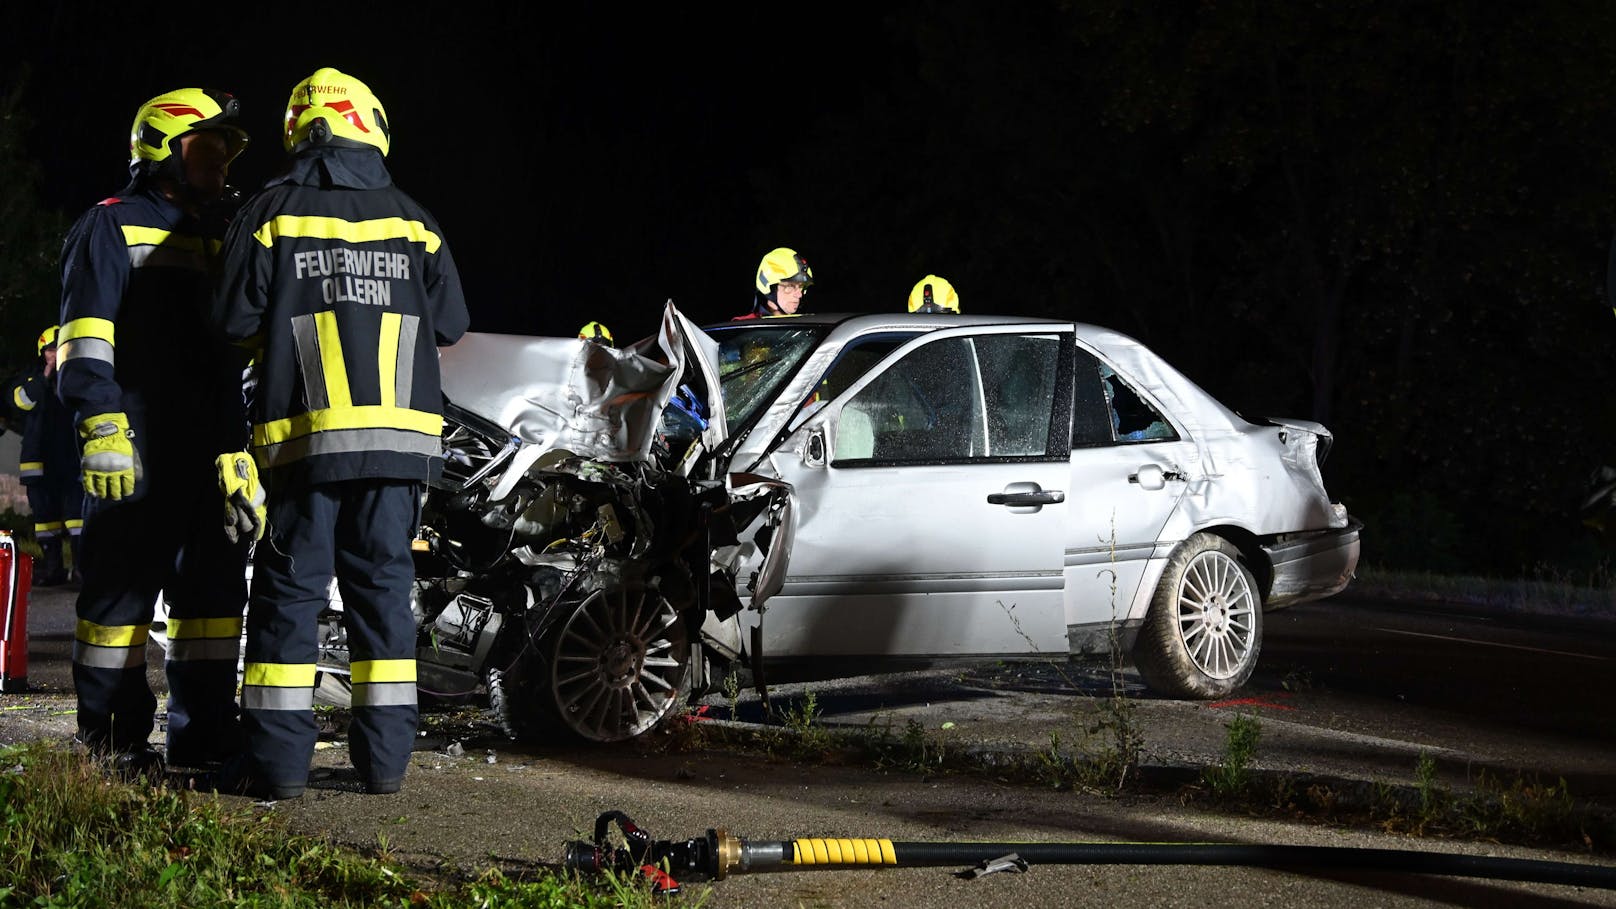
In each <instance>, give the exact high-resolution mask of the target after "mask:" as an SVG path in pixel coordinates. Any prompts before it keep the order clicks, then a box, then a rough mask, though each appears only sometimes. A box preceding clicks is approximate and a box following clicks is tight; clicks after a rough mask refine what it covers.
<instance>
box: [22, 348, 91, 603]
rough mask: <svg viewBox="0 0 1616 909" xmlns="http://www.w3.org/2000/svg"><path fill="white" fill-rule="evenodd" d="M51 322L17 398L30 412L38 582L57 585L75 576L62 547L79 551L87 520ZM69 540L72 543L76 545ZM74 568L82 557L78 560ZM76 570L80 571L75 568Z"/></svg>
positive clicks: (25, 476) (26, 438)
mask: <svg viewBox="0 0 1616 909" xmlns="http://www.w3.org/2000/svg"><path fill="white" fill-rule="evenodd" d="M59 328H60V326H57V325H52V326H51V327H49V328H47V329H45V331H44V332H42V333H41V334H40V336H39V343H38V347H37V349H38V352H39V369H38V371H37V372H35V373H34V374H32V375H30V376H28V377H27V378H26V379H25V380H23V382H22V383H20V384H18V385H17V386H16V388H15V390H14V391H13V398H14V400H13V404H14V406H16V408H17V409H18V410H20V411H24V412H26V413H27V414H28V416H27V420H26V423H25V425H24V429H23V436H22V450H21V453H20V457H19V466H20V468H21V470H20V472H21V474H22V483H23V485H24V486H26V487H27V488H28V510H29V511H32V512H33V514H34V540H35V541H36V542H37V543H39V549H40V566H39V570H38V571H37V572H35V574H34V584H35V585H36V586H39V587H58V586H60V585H62V584H65V583H67V582H68V581H69V580H70V579H71V578H70V576H69V574H68V570H67V563H66V561H65V560H64V558H63V551H64V550H68V551H69V553H70V554H76V552H77V550H78V547H77V542H78V538H79V534H80V533H81V532H82V531H83V528H84V521H83V520H82V519H81V518H80V516H79V511H80V508H79V506H80V504H81V503H82V501H83V499H84V490H83V488H82V487H81V486H80V485H79V443H78V434H77V433H76V432H75V431H74V429H73V414H72V413H71V412H70V411H69V410H68V409H67V408H66V407H65V406H63V404H62V399H61V398H59V397H57V395H56V335H57V331H58V329H59ZM69 544H72V545H71V546H70V545H69ZM73 563H74V566H75V569H76V567H77V564H78V562H77V559H74V560H73ZM74 574H77V571H75V572H74Z"/></svg>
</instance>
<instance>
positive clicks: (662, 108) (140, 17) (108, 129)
mask: <svg viewBox="0 0 1616 909" xmlns="http://www.w3.org/2000/svg"><path fill="white" fill-rule="evenodd" d="M8 6H9V7H11V9H8V18H9V17H10V16H11V15H12V14H13V13H16V12H19V10H17V9H16V5H15V4H10V5H8ZM512 6H514V5H512ZM584 6H587V5H584ZM714 6H716V5H707V4H671V5H651V6H648V7H645V8H641V7H639V6H638V5H636V6H633V7H629V6H620V5H598V6H595V7H593V8H592V9H591V8H579V5H567V6H565V7H561V6H557V7H553V8H552V7H551V6H550V5H540V4H534V5H533V6H532V8H530V9H527V8H524V9H523V10H514V9H513V10H506V11H501V12H497V13H488V14H469V13H458V12H453V11H456V10H469V9H475V8H477V5H476V4H469V5H468V4H433V5H431V6H422V7H421V9H423V10H425V9H431V10H434V11H435V12H433V13H432V14H431V15H423V14H420V13H401V12H400V11H401V10H405V9H413V8H415V7H414V6H407V5H402V4H394V5H388V6H384V7H374V8H372V7H367V6H365V5H363V4H355V5H348V4H343V5H341V6H340V7H330V8H329V9H331V10H338V11H337V12H326V11H325V10H327V9H328V8H327V7H318V9H319V10H321V12H319V13H318V14H315V13H313V12H311V10H314V9H316V8H315V7H310V6H307V5H281V4H232V5H226V6H219V7H216V8H217V9H218V10H219V12H218V14H217V15H216V16H214V17H213V18H214V19H215V20H216V21H219V22H228V25H220V26H215V27H211V28H202V29H200V30H199V31H195V32H192V31H189V30H188V29H189V28H190V27H189V26H187V27H177V28H175V29H174V30H173V31H172V32H171V33H170V35H169V36H167V37H163V38H159V37H158V36H156V35H154V34H153V33H152V29H150V28H146V29H144V30H141V29H137V28H136V26H135V23H136V22H137V21H147V22H150V21H156V20H163V19H164V18H165V17H164V15H163V14H162V13H160V12H157V11H156V8H151V7H143V6H142V7H136V6H134V5H130V6H128V7H126V8H125V9H126V11H124V12H117V11H112V10H111V8H110V7H109V5H106V4H96V5H95V7H96V11H95V12H94V13H91V12H89V11H88V9H89V7H90V5H88V4H84V3H75V2H67V3H62V4H58V5H56V6H54V7H53V6H50V5H46V4H40V5H37V6H33V7H28V8H26V9H23V10H21V11H20V12H21V13H22V15H23V17H24V20H25V21H24V22H22V23H21V27H20V28H17V29H16V30H13V31H11V33H10V34H9V35H8V36H6V38H5V40H7V41H8V42H16V41H17V40H18V39H19V38H22V37H23V36H29V37H27V38H26V39H25V40H26V46H25V47H23V52H22V54H20V55H19V56H18V57H13V56H12V55H10V54H7V55H6V56H7V57H8V58H11V59H13V60H15V59H19V58H20V59H25V60H26V61H27V62H28V64H29V65H30V66H31V68H32V74H31V77H30V80H29V83H28V87H27V95H28V99H29V101H28V104H27V108H28V109H29V110H30V111H31V112H32V113H33V115H34V116H35V118H36V119H37V120H38V121H40V122H41V123H44V124H46V126H45V127H44V128H41V129H36V130H35V132H34V135H33V139H34V142H35V143H36V148H37V150H38V155H39V158H40V160H41V162H42V164H43V167H44V171H45V187H44V188H45V193H46V198H47V200H48V201H49V202H50V203H51V204H53V205H57V206H60V207H61V208H63V209H64V210H68V211H71V212H74V213H77V212H78V211H80V210H82V209H83V208H85V207H87V206H88V205H90V204H92V203H93V202H95V201H97V200H98V199H100V198H103V197H105V196H107V195H110V194H112V193H113V192H114V191H116V190H117V189H118V188H120V187H121V185H122V182H121V181H122V180H123V179H124V178H125V174H126V171H125V169H124V168H125V162H126V151H127V146H126V136H127V129H128V124H129V122H130V120H131V119H132V117H133V114H134V111H135V109H136V108H137V107H138V106H139V105H140V104H141V103H142V102H144V101H145V100H146V99H147V98H149V97H151V96H153V95H156V94H158V93H160V92H162V91H166V90H169V89H171V88H177V87H181V86H188V85H199V86H206V87H214V88H221V89H224V90H226V91H231V92H233V93H234V94H236V95H237V97H239V98H240V99H241V100H242V103H243V105H244V109H245V115H244V116H245V120H246V126H247V128H248V130H249V132H250V133H251V135H252V136H253V141H252V145H251V146H250V147H249V148H248V150H247V151H246V152H245V153H244V154H243V156H242V157H241V158H240V159H238V161H237V163H236V165H235V167H234V168H233V170H232V176H231V182H232V183H233V184H234V185H236V186H238V187H241V188H242V189H244V190H251V189H253V188H255V187H256V186H258V185H259V184H260V183H261V182H262V180H263V179H264V178H265V177H266V176H269V175H270V174H272V173H273V172H274V170H275V169H276V168H277V167H279V166H280V165H281V164H282V163H283V161H284V157H283V151H282V148H281V145H280V127H281V114H282V112H283V111H284V109H285V103H286V98H287V95H288V94H289V92H290V90H291V88H292V86H293V85H294V84H296V83H297V82H298V81H299V80H301V79H302V78H304V77H305V76H307V75H308V74H309V73H311V72H313V71H314V70H315V69H316V68H318V67H321V66H334V67H336V68H338V69H341V70H343V71H344V72H347V73H349V74H350V75H353V76H356V77H358V78H360V79H362V80H364V81H365V82H367V83H368V84H369V85H370V87H371V89H372V91H374V92H375V94H376V95H377V96H378V97H379V98H380V99H381V100H382V103H383V104H384V105H385V106H386V108H387V111H388V116H389V118H390V120H391V122H392V126H393V148H392V152H391V154H390V156H389V159H388V165H389V167H390V169H391V170H392V172H393V175H394V179H395V180H396V182H397V183H398V185H399V186H400V187H402V188H403V189H404V190H405V191H407V192H409V193H410V194H411V195H413V196H415V197H416V199H418V200H419V201H420V202H421V203H422V204H424V205H426V206H427V208H428V209H430V210H431V211H432V212H433V214H435V215H436V216H437V217H438V219H439V221H440V222H441V223H442V225H443V228H444V232H445V234H446V236H447V239H448V242H449V245H450V247H451V249H452V250H453V251H454V254H455V257H456V260H457V262H458V264H459V266H460V271H461V275H462V278H463V280H464V283H465V287H466V291H467V294H468V298H469V304H470V307H471V310H472V314H473V322H474V328H476V329H480V330H486V331H507V332H518V333H534V334H558V333H560V334H570V333H571V332H573V331H575V330H576V329H577V327H578V325H581V324H582V323H583V322H585V321H588V320H590V319H601V320H602V321H605V322H606V323H607V324H608V325H609V326H610V327H612V328H613V329H614V330H615V331H617V332H618V334H619V337H620V338H636V337H640V336H642V335H645V334H649V333H651V332H652V331H653V330H654V328H655V320H656V318H657V314H658V313H659V312H660V309H661V304H662V302H663V301H664V300H665V299H667V298H669V297H672V298H673V299H674V300H675V302H676V303H677V304H679V305H680V306H681V307H682V308H685V309H686V310H688V311H689V312H690V313H691V314H692V315H693V316H695V317H696V318H698V319H702V320H712V319H721V318H726V317H728V316H729V315H732V314H735V313H738V312H740V311H743V310H744V309H745V308H747V307H748V306H749V305H750V299H751V298H750V294H751V289H750V276H751V274H752V272H753V271H754V269H755V267H756V264H757V261H758V259H759V258H760V257H761V256H762V255H763V253H765V252H767V251H768V250H769V249H771V248H773V247H775V246H780V245H786V246H794V247H796V248H797V249H798V250H799V251H800V252H802V253H803V254H804V255H806V256H807V257H808V258H809V261H810V263H811V264H812V265H813V266H814V267H815V268H816V269H817V270H818V271H819V272H820V274H821V275H822V285H821V287H820V288H819V290H820V291H822V294H823V296H825V297H826V298H827V299H828V298H830V297H831V296H832V295H833V293H834V289H835V287H836V285H837V283H838V282H837V281H836V280H835V278H834V276H835V274H836V272H837V271H838V268H839V263H838V262H837V261H836V260H835V258H834V256H831V257H830V258H826V257H825V256H822V255H820V251H821V248H822V247H824V248H826V251H827V252H828V251H829V249H828V247H829V246H830V244H828V243H823V242H820V238H817V237H814V236H809V235H798V234H792V233H790V232H789V231H786V232H781V231H778V230H773V229H769V228H767V227H765V226H764V225H765V223H766V222H768V221H770V220H771V219H781V218H780V217H779V216H780V213H783V212H787V211H790V210H794V209H801V208H804V207H807V206H814V205H827V204H834V200H831V199H825V198H815V197H813V196H811V195H809V194H807V193H805V192H804V191H803V189H802V188H801V187H800V186H798V187H794V186H793V181H792V180H791V179H790V175H789V174H786V173H780V172H776V173H775V174H774V175H770V176H764V177H761V178H760V177H759V176H758V173H757V172H758V171H759V169H760V168H762V169H767V168H769V167H771V166H777V165H778V164H779V163H780V162H779V158H780V157H781V155H780V152H781V151H782V150H784V149H786V148H787V147H789V146H791V145H793V144H797V143H799V142H800V140H801V137H802V136H803V135H804V134H805V133H806V132H807V131H808V130H809V129H811V127H812V125H813V124H814V123H815V122H816V121H818V120H819V119H820V118H821V116H822V114H824V113H825V111H827V110H829V109H831V108H834V107H837V106H842V105H850V104H851V105H856V104H857V103H858V97H859V94H860V92H861V90H862V86H864V85H865V84H867V83H869V82H870V81H871V80H874V81H876V82H879V81H880V79H881V75H880V74H881V73H882V72H884V71H885V69H886V68H887V67H889V66H891V65H893V63H894V61H893V59H892V55H893V53H894V51H893V48H892V42H891V40H890V38H889V37H888V36H887V35H886V34H885V33H884V30H883V28H882V27H881V23H880V21H879V20H878V19H876V18H872V17H869V16H853V15H849V16H845V17H843V16H833V15H829V14H825V13H823V12H820V13H815V14H813V15H809V14H808V13H806V12H805V10H803V9H800V8H798V9H793V10H791V11H789V12H782V13H778V14H772V15H771V14H758V13H732V12H728V11H725V12H717V11H714V9H713V7H714ZM173 8H174V7H173V6H172V5H168V4H165V5H163V6H162V7H161V9H162V10H170V9H173ZM137 9H138V12H130V11H129V10H137ZM377 10H385V12H377ZM299 20H306V21H305V22H303V23H300V22H299ZM196 21H205V20H195V19H193V20H192V22H193V23H194V22H196ZM316 21H318V22H320V23H321V25H319V26H316V25H314V24H313V23H314V22H316ZM15 24H17V23H16V22H15V20H13V21H12V22H11V23H8V25H15ZM58 116H60V117H62V118H63V120H62V122H63V125H64V127H65V128H64V129H60V130H58V129H53V128H51V127H50V125H49V124H50V123H51V122H52V121H53V120H54V119H55V118H56V117H58ZM67 137H71V141H65V140H66V139H67ZM758 179H761V180H763V181H764V182H776V183H777V185H778V191H777V192H776V193H771V194H770V195H772V196H777V197H778V199H779V202H778V205H777V206H770V207H771V208H773V209H774V210H773V211H769V210H766V209H765V206H764V205H763V204H762V200H760V199H759V194H758V193H757V192H756V191H755V188H754V181H755V180H758ZM781 220H783V219H781ZM922 273H923V272H922ZM919 276H920V275H919V274H917V275H915V277H916V278H918V277H919ZM842 283H845V282H842ZM898 283H903V282H902V281H900V282H898ZM909 283H912V280H911V281H909ZM907 292H908V283H903V286H902V287H893V289H892V296H893V298H894V299H896V300H898V301H899V302H900V303H901V300H902V298H903V297H904V296H905V295H907ZM864 306H865V304H864V303H863V302H862V301H860V302H855V301H851V300H848V301H845V302H844V304H843V306H842V307H841V308H848V309H860V308H864ZM574 323H577V324H574Z"/></svg>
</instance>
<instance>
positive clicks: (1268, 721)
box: [1262, 713, 1481, 761]
mask: <svg viewBox="0 0 1616 909" xmlns="http://www.w3.org/2000/svg"><path fill="white" fill-rule="evenodd" d="M1262 723H1263V725H1264V726H1274V727H1281V726H1284V727H1289V728H1291V729H1295V730H1297V731H1299V732H1303V733H1311V734H1313V735H1317V736H1320V737H1322V738H1329V739H1339V740H1341V741H1344V742H1352V743H1353V744H1357V745H1368V746H1370V747H1372V748H1386V749H1388V750H1392V751H1411V752H1416V753H1417V752H1421V751H1429V752H1431V753H1433V754H1435V755H1439V756H1442V757H1447V758H1451V759H1455V760H1463V759H1468V760H1473V761H1479V760H1481V758H1479V757H1477V756H1476V755H1474V754H1472V753H1471V752H1467V751H1459V750H1457V749H1454V748H1444V747H1442V746H1441V745H1424V744H1421V743H1419V742H1411V741H1408V740H1407V739H1388V738H1382V737H1381V736H1378V735H1364V734H1363V733H1361V732H1347V731H1346V730H1343V729H1331V728H1329V727H1327V726H1314V725H1311V724H1309V723H1297V722H1294V721H1291V720H1282V719H1278V718H1275V717H1274V716H1272V715H1271V714H1266V713H1265V714H1263V718H1262Z"/></svg>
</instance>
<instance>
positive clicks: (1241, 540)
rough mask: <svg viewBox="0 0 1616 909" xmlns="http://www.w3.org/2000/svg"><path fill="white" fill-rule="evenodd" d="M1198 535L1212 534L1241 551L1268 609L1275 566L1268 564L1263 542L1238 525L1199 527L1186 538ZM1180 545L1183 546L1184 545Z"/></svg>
mask: <svg viewBox="0 0 1616 909" xmlns="http://www.w3.org/2000/svg"><path fill="white" fill-rule="evenodd" d="M1196 533H1210V534H1214V535H1216V536H1220V537H1222V538H1224V539H1225V540H1228V541H1229V542H1230V543H1233V544H1234V547H1235V548H1236V549H1238V550H1240V558H1241V559H1242V560H1244V561H1245V563H1246V568H1247V570H1249V571H1250V572H1251V576H1252V578H1253V579H1255V580H1256V582H1257V595H1258V596H1259V597H1261V599H1262V604H1263V608H1264V609H1266V608H1267V604H1268V593H1269V591H1271V590H1272V589H1273V587H1274V566H1273V565H1271V564H1269V562H1268V553H1266V552H1264V551H1263V548H1262V540H1261V539H1260V538H1259V537H1258V536H1257V535H1256V534H1254V533H1252V532H1251V531H1249V530H1247V529H1246V528H1244V527H1241V526H1239V525H1237V524H1214V525H1212V526H1210V527H1199V528H1196V530H1194V531H1192V532H1191V533H1190V534H1188V535H1186V536H1185V539H1186V540H1188V539H1189V537H1190V536H1194V535H1195V534H1196ZM1179 545H1183V544H1182V543H1181V544H1179Z"/></svg>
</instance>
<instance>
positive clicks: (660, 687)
mask: <svg viewBox="0 0 1616 909" xmlns="http://www.w3.org/2000/svg"><path fill="white" fill-rule="evenodd" d="M689 664H690V647H689V641H688V639H687V637H686V635H685V627H684V623H683V622H682V621H680V619H679V613H678V611H677V610H675V609H674V608H673V606H672V604H670V603H669V602H668V601H667V600H666V599H663V598H662V597H661V596H659V595H657V594H656V593H655V592H652V591H643V590H637V591H624V590H597V591H595V592H594V593H591V594H590V595H589V596H588V598H586V599H585V600H584V601H583V602H582V603H579V604H578V607H577V608H576V609H574V610H573V612H572V615H571V616H569V617H568V619H567V622H566V624H565V625H563V626H562V628H561V630H560V632H559V634H557V636H556V644H555V650H554V658H553V660H552V661H551V664H550V665H551V677H550V681H551V685H552V688H551V690H552V691H553V692H554V693H555V702H556V707H557V712H558V713H560V715H561V719H562V721H563V722H565V723H566V724H567V725H568V726H569V727H571V728H572V730H573V731H575V732H577V733H578V734H579V735H580V736H582V737H584V738H585V739H589V740H591V741H596V742H615V741H621V740H623V739H628V738H633V737H634V736H637V735H639V734H640V733H642V732H645V731H647V730H649V729H651V728H652V727H653V726H655V725H656V724H657V723H658V722H660V721H661V720H662V719H663V718H664V717H666V716H667V715H668V714H669V713H670V712H672V711H673V710H674V708H676V707H677V706H678V704H679V702H680V697H679V695H680V693H681V691H682V689H683V686H684V684H685V674H686V671H687V670H688V668H689Z"/></svg>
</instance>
